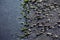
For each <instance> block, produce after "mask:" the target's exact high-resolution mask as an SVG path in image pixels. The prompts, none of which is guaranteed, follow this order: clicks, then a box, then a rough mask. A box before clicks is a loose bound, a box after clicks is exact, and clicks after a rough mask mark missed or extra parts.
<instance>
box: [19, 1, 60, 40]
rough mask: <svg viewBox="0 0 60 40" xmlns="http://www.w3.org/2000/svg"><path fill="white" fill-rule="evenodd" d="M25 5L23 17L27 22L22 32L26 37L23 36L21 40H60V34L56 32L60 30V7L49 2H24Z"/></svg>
mask: <svg viewBox="0 0 60 40" xmlns="http://www.w3.org/2000/svg"><path fill="white" fill-rule="evenodd" d="M23 3H24V4H23V6H22V7H23V11H22V12H23V14H24V15H22V16H23V17H24V18H25V22H24V24H23V25H24V28H21V29H22V30H21V31H22V32H23V34H24V35H21V36H20V39H23V40H25V39H26V40H42V38H44V39H46V38H47V39H46V40H55V39H57V40H59V39H60V34H58V33H56V32H57V31H58V32H59V28H60V26H59V25H60V18H59V9H60V5H59V4H57V3H56V2H53V3H49V2H48V1H47V0H24V2H23ZM56 30H57V31H56ZM49 38H50V39H49ZM44 39H43V40H44Z"/></svg>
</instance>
